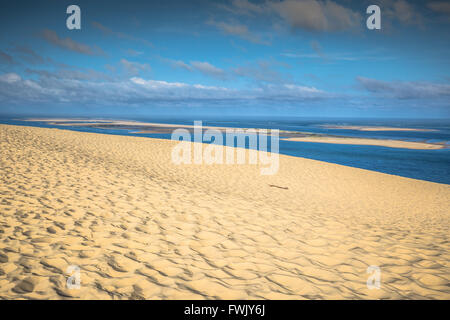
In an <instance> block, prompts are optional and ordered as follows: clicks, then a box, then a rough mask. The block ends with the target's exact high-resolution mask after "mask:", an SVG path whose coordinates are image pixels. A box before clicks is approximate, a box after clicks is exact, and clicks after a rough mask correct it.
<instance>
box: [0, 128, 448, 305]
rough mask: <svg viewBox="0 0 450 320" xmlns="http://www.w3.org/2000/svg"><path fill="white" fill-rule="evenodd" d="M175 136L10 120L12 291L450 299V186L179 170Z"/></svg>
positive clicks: (4, 135) (5, 143) (2, 264)
mask: <svg viewBox="0 0 450 320" xmlns="http://www.w3.org/2000/svg"><path fill="white" fill-rule="evenodd" d="M176 143H177V142H175V141H168V140H157V139H148V138H140V137H125V136H114V135H101V134H94V133H82V132H72V131H66V130H59V129H45V128H32V127H19V126H9V125H0V150H1V153H0V162H1V176H0V181H1V182H0V195H1V198H0V199H1V200H0V298H7V299H16V298H39V299H43V298H45V299H59V298H81V299H89V298H99V299H111V298H114V299H130V298H131V299H140V298H145V299H168V298H170V299H191V298H193V299H204V298H208V299H212V298H222V299H262V298H265V299H322V298H326V299H338V298H344V299H370V298H376V299H378V298H385V299H398V298H413V299H416V298H426V299H428V298H432V299H449V298H450V286H449V283H450V281H449V275H450V267H449V261H450V242H449V234H450V232H449V225H450V220H449V215H450V213H449V210H448V208H449V204H450V186H449V185H444V184H437V183H431V182H425V181H419V180H413V179H408V178H402V177H397V176H392V175H387V174H382V173H377V172H371V171H366V170H361V169H355V168H350V167H345V166H340V165H335V164H329V163H324V162H320V161H314V160H308V159H302V158H295V157H289V156H280V170H279V172H278V173H277V174H276V175H273V176H262V175H260V174H259V173H260V171H259V168H258V167H257V166H255V165H234V166H230V165H212V166H207V165H202V166H200V165H181V166H176V165H173V164H172V163H171V161H170V154H171V150H172V148H173V146H174V145H175V144H176ZM69 265H77V266H79V267H80V271H81V288H80V289H71V290H69V289H68V288H66V279H67V278H66V276H67V275H66V271H67V267H68V266H69ZM369 265H376V266H379V267H380V268H381V288H380V289H373V290H369V289H368V288H367V286H366V280H367V277H368V274H367V273H366V269H367V267H368V266H369Z"/></svg>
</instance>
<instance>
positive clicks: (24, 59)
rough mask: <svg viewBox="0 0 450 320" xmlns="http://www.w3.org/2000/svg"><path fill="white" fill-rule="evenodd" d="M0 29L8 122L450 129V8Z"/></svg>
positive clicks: (207, 6)
mask: <svg viewBox="0 0 450 320" xmlns="http://www.w3.org/2000/svg"><path fill="white" fill-rule="evenodd" d="M71 4H77V5H78V6H79V7H80V8H81V30H68V29H67V27H66V18H67V17H68V15H67V14H66V8H67V6H68V5H71ZM370 4H377V5H379V6H380V8H381V18H382V21H381V26H382V29H381V30H368V29H367V28H366V19H367V17H368V15H367V14H366V8H367V7H368V6H369V5H370ZM0 26H1V30H2V32H1V33H0V113H2V114H5V113H10V114H12V113H15V114H42V115H62V114H66V115H77V116H78V115H86V116H90V115H96V116H98V115H104V116H109V115H118V116H121V115H122V116H142V115H149V116H151V115H167V116H172V115H173V116H179V115H190V116H194V115H195V116H201V115H205V116H225V115H248V116H252V115H255V116H256V115H265V116H298V117H302V116H304V117H403V118H409V117H412V118H450V103H449V102H450V72H449V71H450V38H449V34H450V33H449V31H450V30H449V29H450V2H444V1H431V0H429V1H412V0H408V1H407V0H394V1H387V0H383V1H351V0H346V1H331V0H325V1H321V0H282V1H278V0H264V1H251V0H235V1H205V0H197V1H167V0H165V1H132V0H129V1H111V0H110V1H89V2H88V1H75V2H73V1H70V2H68V1H20V0H19V1H14V2H11V3H2V10H1V12H0Z"/></svg>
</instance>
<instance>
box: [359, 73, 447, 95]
mask: <svg viewBox="0 0 450 320" xmlns="http://www.w3.org/2000/svg"><path fill="white" fill-rule="evenodd" d="M356 79H357V81H358V82H359V83H360V84H361V85H362V86H363V87H364V89H366V90H367V91H369V92H372V93H374V94H376V95H378V96H382V97H387V98H399V99H420V98H443V97H449V96H450V85H449V84H441V83H432V82H408V81H381V80H376V79H370V78H365V77H357V78H356Z"/></svg>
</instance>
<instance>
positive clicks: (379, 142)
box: [25, 118, 446, 150]
mask: <svg viewBox="0 0 450 320" xmlns="http://www.w3.org/2000/svg"><path fill="white" fill-rule="evenodd" d="M25 121H30V122H47V123H48V124H54V125H60V126H86V127H94V128H100V129H129V130H133V129H136V131H135V132H134V133H136V134H147V133H148V134H170V133H171V132H172V131H173V130H174V129H175V128H183V129H188V130H193V129H194V125H186V124H169V123H153V122H139V121H130V120H105V119H88V120H84V119H69V118H60V119H38V118H30V119H25ZM323 127H327V128H330V129H351V130H359V131H423V132H430V131H437V130H433V129H413V128H395V127H370V126H331V125H329V126H328V125H325V126H323ZM202 129H206V130H207V129H215V130H220V131H225V130H227V129H240V130H248V129H250V128H234V127H215V126H202ZM252 129H255V130H258V129H257V128H252ZM280 135H282V137H281V138H280V139H281V140H285V141H296V142H316V143H329V144H347V145H367V146H379V147H387V148H399V149H414V150H438V149H444V148H446V145H445V144H442V143H429V142H416V141H404V140H393V139H375V138H354V137H345V136H342V137H341V136H332V135H325V134H317V133H313V132H299V131H286V130H280Z"/></svg>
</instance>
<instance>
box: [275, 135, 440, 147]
mask: <svg viewBox="0 0 450 320" xmlns="http://www.w3.org/2000/svg"><path fill="white" fill-rule="evenodd" d="M281 140H287V141H299V142H316V143H333V144H354V145H364V146H379V147H388V148H402V149H418V150H433V149H443V148H445V145H443V144H437V143H426V142H415V141H402V140H389V139H370V138H348V137H342V138H340V137H327V136H311V137H295V138H284V139H281Z"/></svg>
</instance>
